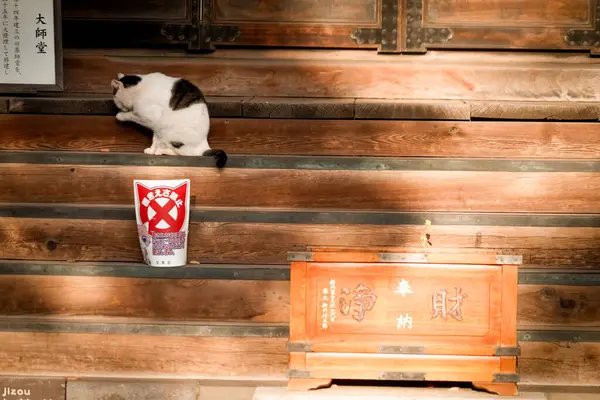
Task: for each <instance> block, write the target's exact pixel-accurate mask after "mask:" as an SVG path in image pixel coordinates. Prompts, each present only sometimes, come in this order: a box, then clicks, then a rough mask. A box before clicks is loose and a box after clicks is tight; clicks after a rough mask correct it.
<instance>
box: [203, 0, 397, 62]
mask: <svg viewBox="0 0 600 400" xmlns="http://www.w3.org/2000/svg"><path fill="white" fill-rule="evenodd" d="M400 12H401V9H400V7H399V5H398V0H250V1H242V0H215V1H213V2H212V4H210V5H209V6H207V7H205V8H204V20H203V24H204V25H205V26H206V25H209V26H211V29H212V30H213V31H216V35H215V34H210V35H208V36H210V44H211V47H212V46H213V45H216V46H219V45H234V46H235V45H250V46H283V47H322V48H378V49H380V50H383V51H395V50H396V48H397V47H398V46H397V43H398V32H399V30H398V21H399V15H400ZM222 27H223V28H222ZM224 27H228V28H226V29H229V30H230V32H231V30H235V31H236V32H237V35H231V34H229V35H228V34H220V31H221V30H222V29H224ZM206 36H207V35H205V34H203V37H205V38H206Z"/></svg>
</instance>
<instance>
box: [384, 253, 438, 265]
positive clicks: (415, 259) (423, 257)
mask: <svg viewBox="0 0 600 400" xmlns="http://www.w3.org/2000/svg"><path fill="white" fill-rule="evenodd" d="M378 256H379V260H380V261H382V262H393V263H424V262H427V254H425V253H378Z"/></svg>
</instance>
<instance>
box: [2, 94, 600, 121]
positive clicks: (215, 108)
mask: <svg viewBox="0 0 600 400" xmlns="http://www.w3.org/2000/svg"><path fill="white" fill-rule="evenodd" d="M206 100H207V103H208V110H209V114H210V116H211V117H212V118H219V117H220V118H223V117H228V118H237V117H244V118H259V119H309V120H313V119H316V120H321V119H334V120H337V121H341V120H348V119H357V120H429V121H431V120H444V121H469V120H521V121H555V120H557V121H590V122H595V121H598V118H599V117H600V103H599V102H591V101H582V102H552V101H536V100H535V99H532V100H530V101H494V100H411V99H394V100H389V99H356V98H318V97H317V98H307V97H257V96H252V97H232V96H207V97H206ZM118 111H119V110H118V109H117V107H116V106H115V104H114V102H113V100H112V96H110V95H107V94H99V95H94V94H91V95H90V94H88V95H86V94H70V93H60V94H53V95H52V96H49V97H40V96H36V97H24V96H19V97H12V98H4V99H0V113H2V114H4V113H7V114H29V115H31V114H37V115H111V116H114V115H116V114H117V112H118Z"/></svg>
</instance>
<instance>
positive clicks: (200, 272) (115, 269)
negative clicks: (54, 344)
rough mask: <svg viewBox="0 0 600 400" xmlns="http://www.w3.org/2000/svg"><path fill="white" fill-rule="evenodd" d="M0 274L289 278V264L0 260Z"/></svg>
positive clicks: (158, 277) (231, 278) (243, 278)
mask: <svg viewBox="0 0 600 400" xmlns="http://www.w3.org/2000/svg"><path fill="white" fill-rule="evenodd" d="M0 275H42V276H88V277H96V276H98V277H114V278H154V279H219V280H257V281H289V280H290V270H289V266H288V265H239V264H202V265H187V266H186V267H182V268H150V267H148V266H147V265H146V264H141V263H56V262H39V261H27V262H25V261H10V260H6V261H0Z"/></svg>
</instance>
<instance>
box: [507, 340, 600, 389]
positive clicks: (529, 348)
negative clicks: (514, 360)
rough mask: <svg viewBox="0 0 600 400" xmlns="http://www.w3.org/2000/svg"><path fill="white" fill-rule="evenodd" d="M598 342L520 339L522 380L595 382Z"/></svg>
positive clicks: (597, 378) (599, 373) (599, 351)
mask: <svg viewBox="0 0 600 400" xmlns="http://www.w3.org/2000/svg"><path fill="white" fill-rule="evenodd" d="M598 360H600V343H572V342H558V343H557V342H522V343H521V356H520V357H519V373H520V374H521V383H524V384H535V385H542V384H544V385H555V386H558V385H573V386H586V385H590V386H591V385H594V386H597V385H598V384H599V383H600V370H598V367H597V366H598V362H599V361H598Z"/></svg>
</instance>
